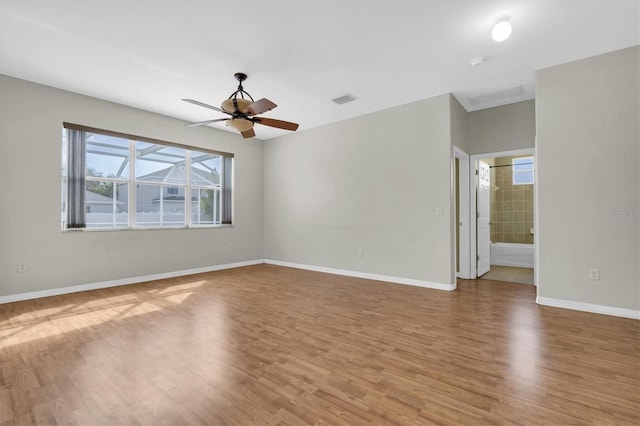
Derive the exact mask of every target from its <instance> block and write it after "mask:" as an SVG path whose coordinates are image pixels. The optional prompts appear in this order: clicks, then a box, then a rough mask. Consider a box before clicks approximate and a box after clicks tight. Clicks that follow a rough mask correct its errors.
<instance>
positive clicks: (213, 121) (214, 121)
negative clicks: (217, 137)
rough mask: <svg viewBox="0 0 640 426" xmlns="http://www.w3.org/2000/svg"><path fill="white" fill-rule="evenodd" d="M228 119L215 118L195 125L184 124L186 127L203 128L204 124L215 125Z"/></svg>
mask: <svg viewBox="0 0 640 426" xmlns="http://www.w3.org/2000/svg"><path fill="white" fill-rule="evenodd" d="M227 120H229V119H228V118H217V119H215V120H205V121H198V122H196V123H189V124H185V126H186V127H195V126H204V125H205V124H211V123H217V122H218V121H227Z"/></svg>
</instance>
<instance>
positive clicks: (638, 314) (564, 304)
mask: <svg viewBox="0 0 640 426" xmlns="http://www.w3.org/2000/svg"><path fill="white" fill-rule="evenodd" d="M536 303H537V304H538V305H544V306H552V307H554V308H563V309H573V310H574V311H584V312H592V313H594V314H603V315H612V316H614V317H623V318H632V319H640V311H635V310H633V309H626V308H616V307H614V306H604V305H594V304H592V303H584V302H575V301H573V300H562V299H552V298H550V297H540V296H538V297H537V298H536Z"/></svg>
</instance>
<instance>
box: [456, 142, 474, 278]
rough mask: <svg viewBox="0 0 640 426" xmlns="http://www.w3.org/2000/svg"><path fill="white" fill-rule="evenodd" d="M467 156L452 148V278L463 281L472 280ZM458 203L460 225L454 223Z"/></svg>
mask: <svg viewBox="0 0 640 426" xmlns="http://www.w3.org/2000/svg"><path fill="white" fill-rule="evenodd" d="M456 159H457V160H458V185H459V198H460V199H459V200H458V199H457V198H456V175H455V166H456V165H455V161H456ZM469 165H470V163H469V154H467V153H466V152H464V151H463V150H462V149H460V148H458V147H457V146H455V145H454V146H453V165H452V179H451V182H452V185H451V200H452V202H451V211H452V215H453V218H452V221H451V222H452V224H453V244H452V247H453V253H452V256H451V258H452V259H453V276H454V277H459V278H463V279H471V278H473V277H472V275H471V263H472V262H471V259H472V257H471V251H470V246H471V240H470V235H471V234H470V229H471V228H470V226H471V223H470V218H471V215H470V210H469V201H470V198H469V192H470V191H469V188H470V187H469V182H470V181H469V170H470V169H469ZM458 202H459V203H460V206H459V208H460V223H457V222H456V214H455V212H456V206H457V203H458ZM458 233H460V247H459V250H458V251H457V250H456V241H457V238H456V236H457V234H458ZM458 252H459V253H460V259H459V261H460V270H459V271H458V272H456V260H458V259H457V256H458Z"/></svg>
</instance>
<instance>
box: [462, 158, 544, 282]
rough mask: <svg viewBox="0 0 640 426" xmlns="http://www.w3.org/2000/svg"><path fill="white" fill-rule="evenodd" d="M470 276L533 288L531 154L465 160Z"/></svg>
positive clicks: (532, 185) (532, 159)
mask: <svg viewBox="0 0 640 426" xmlns="http://www.w3.org/2000/svg"><path fill="white" fill-rule="evenodd" d="M471 168H472V173H471V179H470V185H471V188H472V190H471V191H470V192H471V208H470V210H471V211H472V212H474V215H475V216H476V217H475V220H471V221H470V222H471V227H472V229H471V239H472V241H471V244H470V245H471V252H472V256H471V258H472V259H476V262H471V266H472V271H471V272H472V276H473V277H474V278H476V277H478V278H479V277H481V278H483V279H491V280H496V281H509V282H519V283H523V284H534V285H535V284H536V274H535V262H536V249H535V229H536V226H535V223H536V220H535V211H536V210H537V209H536V206H535V190H534V189H535V150H534V149H524V150H515V151H504V152H496V153H488V154H480V155H473V156H471Z"/></svg>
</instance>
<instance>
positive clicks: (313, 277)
mask: <svg viewBox="0 0 640 426" xmlns="http://www.w3.org/2000/svg"><path fill="white" fill-rule="evenodd" d="M534 300H535V288H534V287H533V286H526V285H521V284H509V283H499V285H498V284H497V283H495V282H492V281H487V280H477V281H462V282H461V283H459V284H458V290H457V291H455V292H444V291H437V290H429V289H423V288H418V287H410V286H403V285H397V284H388V283H382V282H377V281H369V280H363V279H356V278H347V277H342V276H336V275H328V274H322V273H316V272H309V271H302V270H295V269H289V268H282V267H277V266H271V265H257V266H250V267H245V268H238V269H231V270H226V271H219V272H212V273H206V274H199V275H193V276H189V277H181V278H175V279H169V280H163V281H154V282H148V283H143V284H137V285H130V286H123V287H116V288H110V289H104V290H96V291H91V292H85V293H77V294H71V295H65V296H60V297H51V298H47V299H40V300H33V301H26V302H19V303H13V304H6V305H0V345H1V346H0V424H2V425H5V424H56V423H58V424H86V425H89V424H90V425H94V424H110V425H111V424H150V425H151V424H154V425H155V424H167V425H183V424H204V423H207V424H216V425H217V424H242V425H247V424H268V425H272V424H293V425H302V424H345V425H356V424H468V425H478V424H547V425H565V424H633V425H636V424H638V423H639V422H640V415H639V410H640V371H639V370H640V348H639V341H640V322H638V321H635V320H631V319H623V318H615V317H608V316H603V315H595V314H589V313H582V312H575V311H568V310H563V309H556V308H550V307H542V306H537V305H536V304H535V302H534Z"/></svg>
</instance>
